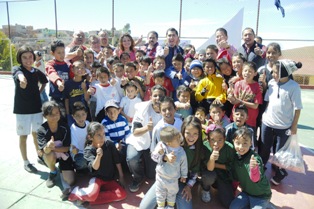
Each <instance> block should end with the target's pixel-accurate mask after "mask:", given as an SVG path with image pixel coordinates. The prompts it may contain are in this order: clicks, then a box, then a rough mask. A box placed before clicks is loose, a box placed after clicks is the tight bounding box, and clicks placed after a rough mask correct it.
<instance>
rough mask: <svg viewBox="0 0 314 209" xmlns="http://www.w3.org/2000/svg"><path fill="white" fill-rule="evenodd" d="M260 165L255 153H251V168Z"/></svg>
mask: <svg viewBox="0 0 314 209" xmlns="http://www.w3.org/2000/svg"><path fill="white" fill-rule="evenodd" d="M257 165H258V163H257V160H256V158H255V157H254V155H251V159H250V168H255V167H256V166H257Z"/></svg>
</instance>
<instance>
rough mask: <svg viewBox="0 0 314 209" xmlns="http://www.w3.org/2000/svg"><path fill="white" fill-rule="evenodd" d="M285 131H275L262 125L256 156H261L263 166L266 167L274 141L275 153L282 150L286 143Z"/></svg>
mask: <svg viewBox="0 0 314 209" xmlns="http://www.w3.org/2000/svg"><path fill="white" fill-rule="evenodd" d="M288 129H289V128H287V129H275V128H271V127H269V126H266V125H265V124H264V123H262V129H261V143H260V147H259V148H258V154H259V155H260V156H261V158H262V160H263V163H264V166H265V165H266V163H267V161H268V159H269V155H270V148H271V147H272V146H273V143H274V140H275V139H277V144H276V152H277V151H278V150H279V149H280V148H282V147H283V146H284V145H285V143H286V142H287V140H288V138H289V135H287V134H286V131H287V130H288Z"/></svg>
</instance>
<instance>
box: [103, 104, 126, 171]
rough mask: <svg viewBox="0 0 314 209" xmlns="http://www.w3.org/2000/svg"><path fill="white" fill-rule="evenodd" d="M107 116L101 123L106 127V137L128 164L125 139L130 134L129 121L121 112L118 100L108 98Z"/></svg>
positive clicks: (106, 105)
mask: <svg viewBox="0 0 314 209" xmlns="http://www.w3.org/2000/svg"><path fill="white" fill-rule="evenodd" d="M105 111H106V116H105V118H104V119H103V120H102V122H101V124H103V125H104V127H105V135H106V139H110V140H111V141H113V143H114V144H115V146H116V148H117V150H118V151H119V153H120V156H121V160H122V162H124V163H123V164H125V165H126V144H125V139H126V138H127V137H128V136H129V135H130V133H131V132H130V128H129V125H128V121H127V120H126V118H125V117H123V116H122V115H121V114H120V109H119V106H118V105H117V103H116V101H114V100H112V99H111V100H108V101H107V102H106V104H105Z"/></svg>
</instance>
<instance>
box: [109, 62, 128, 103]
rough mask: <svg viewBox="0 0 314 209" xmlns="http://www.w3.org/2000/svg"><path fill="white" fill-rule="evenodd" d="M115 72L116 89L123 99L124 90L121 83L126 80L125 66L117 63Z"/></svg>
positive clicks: (114, 67) (114, 66) (114, 68)
mask: <svg viewBox="0 0 314 209" xmlns="http://www.w3.org/2000/svg"><path fill="white" fill-rule="evenodd" d="M113 72H114V75H115V76H114V79H115V80H116V83H115V85H114V87H115V88H116V89H117V92H118V94H119V96H120V98H123V97H124V89H123V88H122V87H121V82H122V80H123V79H126V78H125V77H124V74H125V69H124V65H123V64H122V63H121V62H118V63H115V64H114V65H113ZM112 77H113V76H112Z"/></svg>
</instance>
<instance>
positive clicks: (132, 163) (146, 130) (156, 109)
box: [126, 85, 166, 192]
mask: <svg viewBox="0 0 314 209" xmlns="http://www.w3.org/2000/svg"><path fill="white" fill-rule="evenodd" d="M165 95H166V90H165V88H164V87H162V86H160V85H156V86H154V87H153V88H152V96H151V98H150V101H147V102H141V103H138V104H137V105H136V106H135V109H136V112H135V115H134V119H133V122H132V134H131V135H130V137H128V138H127V139H126V143H127V145H128V146H127V163H128V167H129V169H130V172H131V173H132V183H131V185H130V186H129V189H130V191H131V192H137V191H138V190H139V188H140V185H141V183H142V182H143V180H144V177H145V175H146V176H147V177H148V178H150V179H153V178H155V174H156V172H155V168H156V167H155V164H154V162H153V160H152V159H151V156H150V149H149V148H150V144H151V136H152V130H153V127H154V126H155V125H156V124H157V123H158V121H160V119H161V115H160V99H161V98H163V97H164V96H165ZM141 159H142V160H141ZM143 162H144V165H145V166H143ZM144 168H145V170H144Z"/></svg>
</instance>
